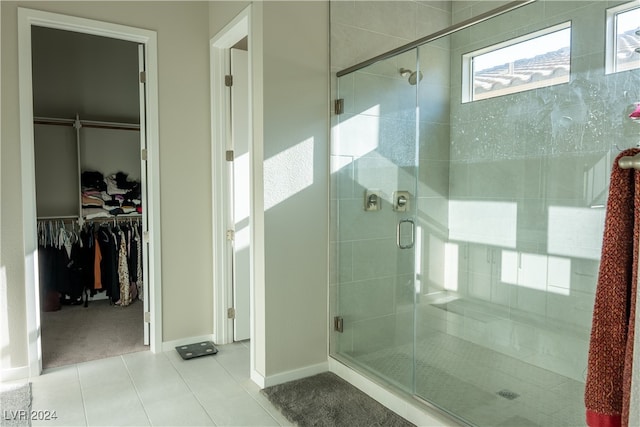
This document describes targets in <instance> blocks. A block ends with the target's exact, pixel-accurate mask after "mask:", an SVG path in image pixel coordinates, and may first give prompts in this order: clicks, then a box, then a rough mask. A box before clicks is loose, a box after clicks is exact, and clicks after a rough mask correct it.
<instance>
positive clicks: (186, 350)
mask: <svg viewBox="0 0 640 427" xmlns="http://www.w3.org/2000/svg"><path fill="white" fill-rule="evenodd" d="M176 351H177V352H178V354H179V355H180V357H182V358H183V359H184V360H189V359H193V358H194V357H201V356H208V355H210V354H216V353H217V352H218V349H217V348H216V346H215V345H213V342H212V341H203V342H198V343H195V344H187V345H179V346H177V347H176Z"/></svg>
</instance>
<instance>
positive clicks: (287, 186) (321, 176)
mask: <svg viewBox="0 0 640 427" xmlns="http://www.w3.org/2000/svg"><path fill="white" fill-rule="evenodd" d="M328 13H329V10H328V3H327V2H304V1H303V2H265V3H264V34H263V48H264V123H265V127H264V157H265V162H264V179H265V186H264V192H265V209H266V212H265V253H266V259H265V270H266V277H265V281H266V284H265V291H266V343H267V348H266V355H267V357H266V373H267V375H273V374H275V373H279V372H282V371H286V370H291V369H294V368H298V367H303V366H307V365H312V364H317V363H321V362H324V361H326V360H327V329H328V319H327V283H328V262H327V251H328V228H327V224H328V218H327V215H328V206H327V203H328V178H327V174H328V143H329V140H328V139H329V138H328V115H329V102H328V90H329V81H328V71H329V69H328V64H329V47H328V38H329V35H328V30H329V29H328V19H329V18H328Z"/></svg>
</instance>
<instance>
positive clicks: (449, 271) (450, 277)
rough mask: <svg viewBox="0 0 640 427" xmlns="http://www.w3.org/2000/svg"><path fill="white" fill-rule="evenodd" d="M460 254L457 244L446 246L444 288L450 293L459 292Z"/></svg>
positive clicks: (447, 244)
mask: <svg viewBox="0 0 640 427" xmlns="http://www.w3.org/2000/svg"><path fill="white" fill-rule="evenodd" d="M458 252H459V245H458V244H457V243H445V244H444V254H445V255H444V288H445V289H446V290H448V291H454V292H456V291H457V290H458V265H459V261H458Z"/></svg>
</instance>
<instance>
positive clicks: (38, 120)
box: [33, 117, 140, 130]
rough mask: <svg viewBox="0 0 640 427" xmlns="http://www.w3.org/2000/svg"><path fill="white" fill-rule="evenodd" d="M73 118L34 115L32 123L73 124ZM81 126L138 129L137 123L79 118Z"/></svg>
mask: <svg viewBox="0 0 640 427" xmlns="http://www.w3.org/2000/svg"><path fill="white" fill-rule="evenodd" d="M75 122H76V120H75V119H58V118H54V117H34V118H33V123H34V124H37V125H56V126H73V125H74V123H75ZM80 123H81V124H82V127H87V128H98V129H121V130H140V125H139V124H137V123H118V122H100V121H96V120H80Z"/></svg>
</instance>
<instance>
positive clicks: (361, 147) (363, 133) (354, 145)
mask: <svg viewBox="0 0 640 427" xmlns="http://www.w3.org/2000/svg"><path fill="white" fill-rule="evenodd" d="M379 140H380V106H379V105H375V106H373V107H371V108H369V109H368V110H366V111H363V112H362V113H360V114H358V115H356V116H353V117H351V118H349V119H347V120H344V121H341V122H340V123H339V124H338V125H336V126H335V127H334V128H333V141H334V143H333V144H332V150H331V154H338V155H343V156H353V157H355V158H358V157H362V156H364V155H366V154H368V153H370V152H372V151H375V150H376V149H377V148H378V144H379Z"/></svg>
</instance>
